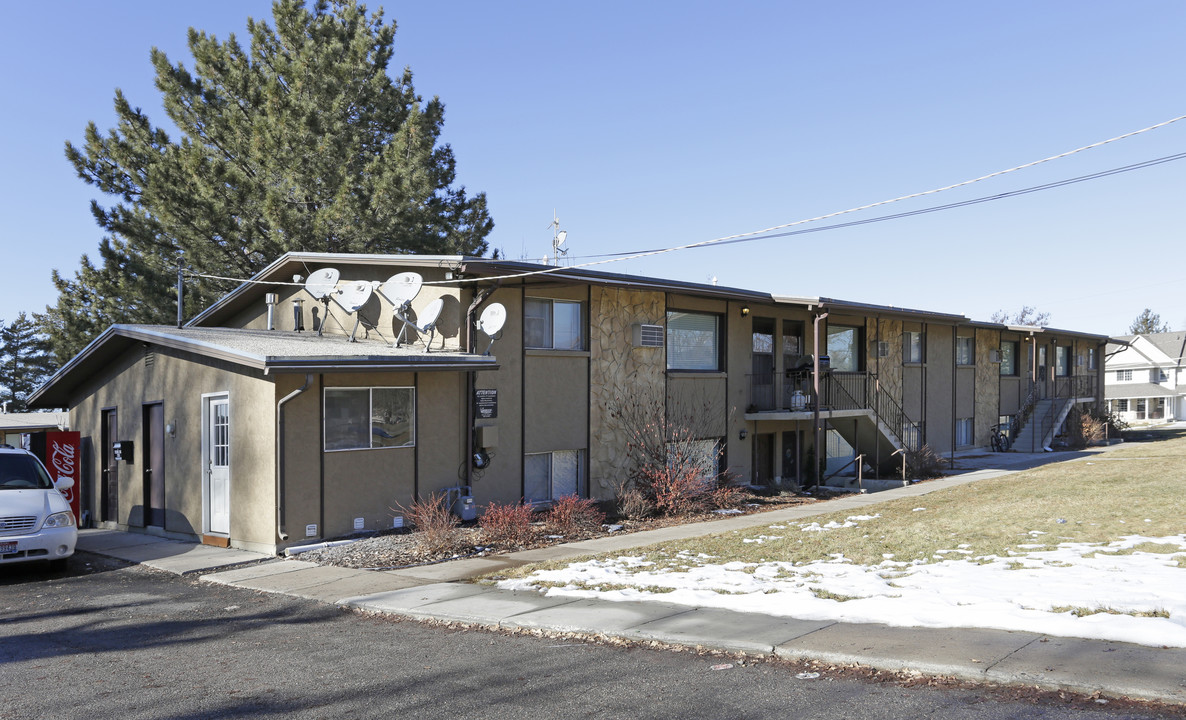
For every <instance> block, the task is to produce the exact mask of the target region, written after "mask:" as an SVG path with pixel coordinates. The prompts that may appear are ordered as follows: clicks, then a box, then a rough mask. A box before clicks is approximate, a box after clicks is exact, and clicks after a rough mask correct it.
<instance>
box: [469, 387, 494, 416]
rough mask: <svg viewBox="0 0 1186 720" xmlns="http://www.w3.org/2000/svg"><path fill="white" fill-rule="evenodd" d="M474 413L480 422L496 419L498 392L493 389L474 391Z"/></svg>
mask: <svg viewBox="0 0 1186 720" xmlns="http://www.w3.org/2000/svg"><path fill="white" fill-rule="evenodd" d="M474 412H475V414H476V415H477V416H478V418H479V419H481V420H490V419H491V418H496V417H498V391H497V390H495V389H493V388H478V389H476V390H474Z"/></svg>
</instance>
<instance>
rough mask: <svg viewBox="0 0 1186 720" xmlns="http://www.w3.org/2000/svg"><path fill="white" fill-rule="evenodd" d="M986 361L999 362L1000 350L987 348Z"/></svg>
mask: <svg viewBox="0 0 1186 720" xmlns="http://www.w3.org/2000/svg"><path fill="white" fill-rule="evenodd" d="M988 361H989V362H991V363H999V362H1000V361H1001V351H1000V350H989V351H988Z"/></svg>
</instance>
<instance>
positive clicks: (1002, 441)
mask: <svg viewBox="0 0 1186 720" xmlns="http://www.w3.org/2000/svg"><path fill="white" fill-rule="evenodd" d="M988 441H989V444H990V445H992V449H993V452H1008V451H1009V447H1010V446H1011V445H1012V444H1013V441H1011V440H1010V439H1009V434H1008V433H1006V432H1005V431H1004V430H1002V429H1001V426H1000V425H993V426H992V431H991V432H990V434H989V436H988Z"/></svg>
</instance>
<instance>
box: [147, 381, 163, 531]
mask: <svg viewBox="0 0 1186 720" xmlns="http://www.w3.org/2000/svg"><path fill="white" fill-rule="evenodd" d="M164 436H165V406H164V405H162V404H161V403H153V404H152V405H145V406H144V453H143V458H144V523H145V524H146V525H151V526H153V527H159V528H163V527H165V439H164Z"/></svg>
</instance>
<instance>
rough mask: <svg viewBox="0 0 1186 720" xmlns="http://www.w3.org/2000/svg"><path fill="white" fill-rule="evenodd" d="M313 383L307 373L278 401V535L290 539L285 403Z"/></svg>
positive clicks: (309, 374) (310, 375) (311, 375)
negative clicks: (286, 520)
mask: <svg viewBox="0 0 1186 720" xmlns="http://www.w3.org/2000/svg"><path fill="white" fill-rule="evenodd" d="M312 384H313V373H305V384H304V385H302V386H300V387H299V388H297V389H296V390H293V391H292V392H290V393H288V394H287V395H285V396H284V397H282V398H280V402H278V403H276V535H277V536H278V537H279V538H280V539H281V540H287V539H288V533H287V532H285V530H284V405H285V404H286V403H287V402H288V401H289V400H292V399H293V398H295V397H296V396H297V395H300V394H301V393H303V392H305V391H306V390H308V389H309V386H310V385H312Z"/></svg>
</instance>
